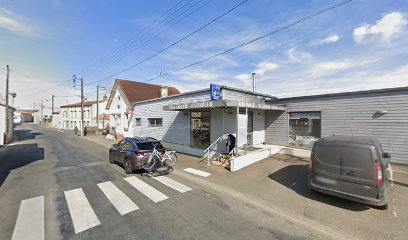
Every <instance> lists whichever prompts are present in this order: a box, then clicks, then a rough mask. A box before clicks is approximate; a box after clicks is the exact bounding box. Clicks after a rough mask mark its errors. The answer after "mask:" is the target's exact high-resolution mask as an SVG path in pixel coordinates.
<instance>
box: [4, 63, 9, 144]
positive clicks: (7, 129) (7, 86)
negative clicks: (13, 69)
mask: <svg viewBox="0 0 408 240" xmlns="http://www.w3.org/2000/svg"><path fill="white" fill-rule="evenodd" d="M9 75H10V68H9V65H7V78H6V110H5V113H6V114H5V115H6V116H5V117H6V139H5V141H4V142H5V143H8V138H9V135H8V133H9V125H10V124H9V120H10V119H9V102H8V99H9V77H10V76H9Z"/></svg>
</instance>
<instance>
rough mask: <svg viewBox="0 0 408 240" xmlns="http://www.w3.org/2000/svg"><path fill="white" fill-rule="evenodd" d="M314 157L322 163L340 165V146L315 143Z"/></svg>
mask: <svg viewBox="0 0 408 240" xmlns="http://www.w3.org/2000/svg"><path fill="white" fill-rule="evenodd" d="M315 154H316V159H317V160H318V161H319V162H321V163H324V164H329V165H336V166H338V165H340V156H341V148H340V147H336V146H326V145H317V146H316V153H315Z"/></svg>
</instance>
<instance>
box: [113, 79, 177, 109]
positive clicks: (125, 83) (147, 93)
mask: <svg viewBox="0 0 408 240" xmlns="http://www.w3.org/2000/svg"><path fill="white" fill-rule="evenodd" d="M116 82H117V83H118V85H119V87H120V89H122V91H123V93H124V95H125V97H126V98H127V100H128V101H129V103H130V104H132V103H134V102H140V101H144V100H149V99H153V98H159V97H161V89H162V86H161V85H155V84H150V83H142V82H134V81H129V80H123V79H116ZM167 88H168V96H171V95H176V94H180V91H179V90H178V89H177V88H175V87H167Z"/></svg>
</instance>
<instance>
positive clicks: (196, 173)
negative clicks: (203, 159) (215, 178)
mask: <svg viewBox="0 0 408 240" xmlns="http://www.w3.org/2000/svg"><path fill="white" fill-rule="evenodd" d="M184 171H186V172H189V173H192V174H195V175H198V176H201V177H208V176H210V175H211V173H208V172H204V171H200V170H197V169H194V168H186V169H184Z"/></svg>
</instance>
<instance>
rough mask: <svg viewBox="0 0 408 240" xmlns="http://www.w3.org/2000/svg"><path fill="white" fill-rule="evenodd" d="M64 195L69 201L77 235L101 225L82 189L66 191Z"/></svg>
mask: <svg viewBox="0 0 408 240" xmlns="http://www.w3.org/2000/svg"><path fill="white" fill-rule="evenodd" d="M64 194H65V198H66V199H67V204H68V209H69V212H70V213H71V218H72V223H73V224H74V229H75V233H80V232H83V231H85V230H87V229H89V228H93V227H95V226H98V225H99V224H101V223H100V222H99V219H98V217H97V216H96V214H95V212H94V211H93V209H92V207H91V204H90V203H89V201H88V199H87V198H86V196H85V193H84V192H83V191H82V188H77V189H73V190H69V191H65V192H64Z"/></svg>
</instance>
